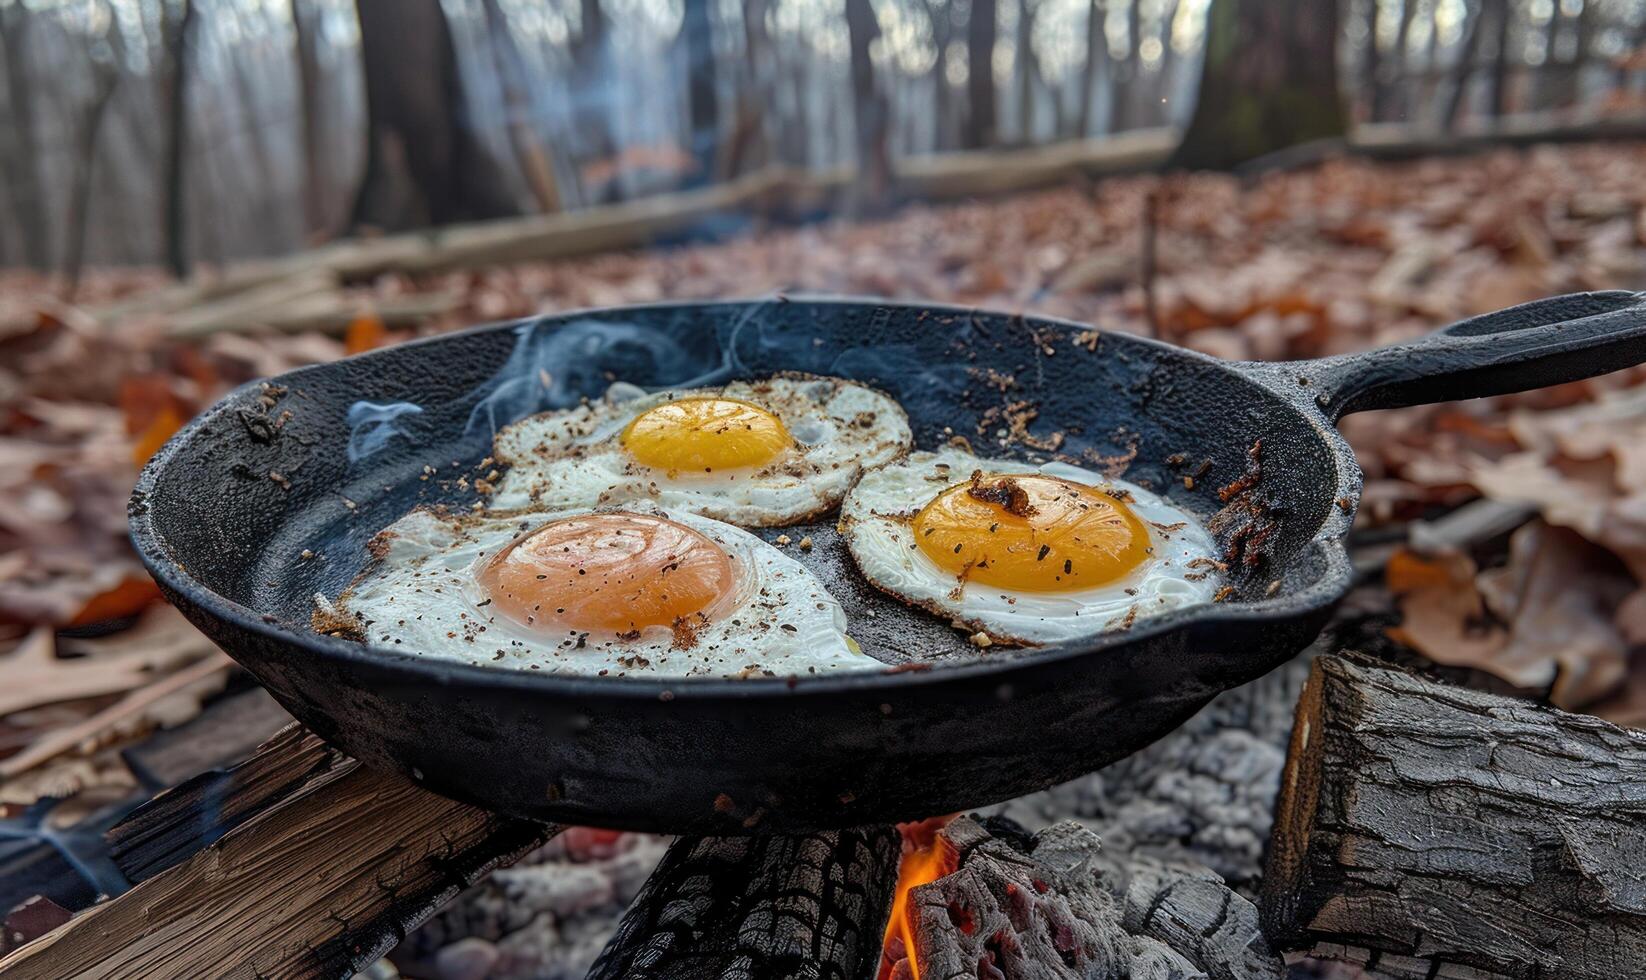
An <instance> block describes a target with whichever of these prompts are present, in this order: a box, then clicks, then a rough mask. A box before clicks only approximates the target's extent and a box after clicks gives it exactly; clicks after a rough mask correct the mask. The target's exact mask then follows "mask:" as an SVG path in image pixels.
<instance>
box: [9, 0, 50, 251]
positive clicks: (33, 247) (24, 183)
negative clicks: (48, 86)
mask: <svg viewBox="0 0 1646 980" xmlns="http://www.w3.org/2000/svg"><path fill="white" fill-rule="evenodd" d="M29 17H30V12H29V11H28V10H27V9H26V8H25V7H24V6H23V5H22V4H20V3H10V4H0V51H3V52H4V55H5V59H6V104H7V107H8V108H9V109H10V110H11V125H10V126H9V127H7V130H8V131H7V132H6V133H3V134H0V150H3V151H4V157H3V162H4V165H5V173H4V178H5V182H6V188H7V191H8V192H9V195H10V197H11V206H12V213H13V214H14V215H16V216H17V224H18V231H19V233H20V236H21V239H22V242H21V244H22V247H23V261H25V262H27V263H28V264H29V265H30V266H32V267H34V268H36V269H40V270H44V269H46V268H48V267H49V266H50V264H51V242H50V240H49V239H48V237H47V236H48V229H47V226H46V209H45V199H44V195H43V194H42V191H43V189H44V187H43V185H42V183H41V180H40V172H39V166H40V163H39V160H40V153H39V150H40V147H39V140H38V138H37V135H38V134H37V132H36V128H35V120H34V109H35V105H34V91H33V86H32V85H31V79H30V77H29V71H28V62H27V60H26V59H27V55H28V33H29V29H30V22H29Z"/></svg>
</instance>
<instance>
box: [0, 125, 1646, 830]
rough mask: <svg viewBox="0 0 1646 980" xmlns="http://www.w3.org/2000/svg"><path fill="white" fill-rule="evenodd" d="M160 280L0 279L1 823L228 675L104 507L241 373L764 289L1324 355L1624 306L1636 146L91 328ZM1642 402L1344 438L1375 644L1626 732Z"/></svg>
mask: <svg viewBox="0 0 1646 980" xmlns="http://www.w3.org/2000/svg"><path fill="white" fill-rule="evenodd" d="M1150 201H1154V202H1156V203H1155V204H1154V206H1152V207H1150V206H1149V202H1150ZM1149 211H1152V212H1153V213H1154V215H1155V218H1154V227H1153V235H1152V237H1153V240H1154V246H1153V251H1154V258H1153V262H1152V265H1153V273H1152V276H1151V277H1150V281H1147V282H1146V281H1145V279H1144V272H1143V270H1144V269H1145V268H1146V266H1147V265H1148V264H1149V263H1145V262H1144V261H1143V256H1144V251H1145V248H1146V242H1147V241H1148V239H1149V237H1150V236H1149V234H1148V232H1147V229H1146V225H1147V222H1146V221H1145V215H1146V213H1148V212H1149ZM166 285H167V280H166V279H165V278H164V277H163V276H160V275H158V274H156V273H152V272H141V271H114V270H101V271H97V272H94V273H92V274H90V275H89V276H88V277H87V280H86V281H85V282H84V283H82V285H81V287H80V288H79V290H78V293H77V296H76V298H75V301H74V302H73V303H69V302H65V301H64V300H62V299H61V298H60V297H59V294H58V292H57V290H58V287H57V284H55V283H52V282H49V281H46V280H42V279H40V278H38V277H34V276H31V275H28V274H22V273H0V673H3V676H4V677H5V678H6V684H5V685H4V689H3V690H0V817H4V816H8V815H9V813H8V812H7V810H6V809H4V808H11V810H10V812H12V813H14V812H16V808H17V807H20V806H23V805H26V804H28V803H30V802H32V801H34V800H35V799H37V798H39V797H41V796H45V795H50V796H54V797H73V796H75V795H76V794H83V793H97V794H101V795H103V796H104V797H106V796H107V795H108V794H110V793H119V792H124V791H129V790H130V789H131V788H133V787H134V786H136V782H135V780H134V777H133V775H132V774H131V773H130V772H129V771H128V769H127V767H126V766H124V765H123V764H122V762H121V759H120V756H119V755H118V753H117V752H115V751H114V750H115V749H117V748H118V747H119V746H121V745H125V744H129V743H130V742H131V741H132V740H134V739H137V738H141V737H142V736H143V735H144V734H145V733H147V732H150V731H152V730H154V729H156V728H157V727H164V726H168V725H174V724H177V723H178V722H180V721H182V720H185V719H187V718H189V717H191V716H193V715H194V714H195V713H197V712H198V711H199V710H200V707H201V705H202V703H205V702H209V700H210V698H211V697H212V696H213V695H214V694H215V693H216V692H217V691H219V690H221V689H222V688H223V686H224V685H225V683H228V680H229V672H230V669H231V668H230V667H229V666H228V665H227V663H226V661H223V660H221V659H220V658H221V655H220V654H218V653H217V652H216V651H215V650H213V649H212V648H211V646H210V645H209V644H208V643H207V642H206V641H205V640H204V639H202V638H200V637H198V635H197V634H195V633H194V632H193V631H192V630H191V629H190V628H188V627H187V626H186V625H184V624H182V623H181V621H180V619H179V618H178V617H176V615H175V614H174V613H172V612H170V610H169V609H167V608H165V607H164V606H163V605H162V604H161V603H160V601H159V596H158V593H157V591H156V590H155V588H154V586H153V585H152V583H151V582H149V580H148V579H147V577H146V575H145V574H144V573H143V571H142V569H141V568H140V566H139V565H138V564H137V563H136V561H135V559H134V557H133V555H132V553H131V551H130V547H129V545H128V543H127V540H126V514H125V500H126V497H127V495H128V493H129V491H130V489H131V486H132V482H133V480H134V479H135V476H136V473H137V470H138V468H139V467H140V465H141V464H142V463H143V461H144V460H145V459H146V458H147V457H148V456H149V455H150V454H152V453H153V452H154V451H155V450H156V449H157V448H158V447H159V445H160V444H161V443H162V442H163V441H164V440H165V439H166V438H167V437H168V436H169V435H171V434H172V433H173V432H174V431H176V429H177V428H178V427H179V426H180V425H181V424H182V423H183V422H184V421H185V420H187V418H189V417H190V415H191V414H192V413H194V412H196V411H199V410H200V409H202V408H204V407H206V406H208V405H210V404H211V403H212V402H213V401H214V400H215V399H217V398H218V397H219V396H220V395H222V394H223V393H224V392H225V391H227V390H228V389H229V388H231V387H232V386H234V385H236V384H239V383H241V382H243V381H246V380H248V379H251V378H254V377H258V376H263V375H269V374H274V373H278V372H281V371H285V370H288V369H290V368H293V367H296V366H299V365H302V364H307V363H311V362H315V361H325V360H330V359H333V358H337V357H342V356H344V355H346V354H350V353H355V352H359V351H363V350H366V349H369V348H372V347H377V346H381V345H384V344H389V343H395V342H398V341H401V340H405V339H407V338H409V337H411V336H421V335H425V334H429V333H435V332H440V331H444V330H450V329H454V328H457V327H461V326H465V325H468V324H471V323H474V322H479V321H483V320H495V319H502V318H508V317H516V316H525V315H530V314H534V313H548V312H553V311H557V310H563V309H572V308H578V307H586V306H597V305H610V304H621V303H634V302H645V301H652V300H659V299H666V298H725V297H737V296H760V295H770V294H773V293H776V292H790V293H799V292H812V293H834V294H873V295H880V296H886V297H893V298H910V299H930V300H933V301H939V302H946V303H962V304H976V305H979V306H988V307H995V308H1002V309H1007V310H1012V311H1025V312H1033V313H1043V314H1050V315H1055V316H1062V317H1069V318H1073V319H1077V320H1082V321H1089V322H1092V323H1095V324H1097V325H1100V326H1102V327H1105V328H1108V329H1115V330H1124V331H1130V332H1134V333H1154V334H1157V335H1158V336H1160V337H1162V338H1164V339H1167V340H1170V341H1173V342H1176V343H1181V344H1185V345H1187V346H1190V347H1193V348H1196V349H1199V350H1202V351H1206V352H1208V353H1211V354H1214V355H1216V356H1218V357H1225V358H1255V359H1265V360H1281V359H1295V358H1307V357H1316V356H1321V355H1325V354H1333V353H1339V352H1345V351H1351V350H1357V349H1362V348H1367V347H1371V346H1375V345H1379V344H1385V343H1390V342H1394V341H1397V340H1401V339H1405V338H1408V337H1412V336H1414V335H1417V334H1420V333H1423V332H1425V331H1428V330H1431V329H1433V328H1435V327H1437V326H1440V325H1442V324H1445V323H1447V322H1450V321H1453V320H1456V319H1459V318H1463V317H1467V316H1470V315H1473V314H1477V313H1484V312H1488V311H1491V310H1495V309H1498V308H1501V307H1504V306H1509V305H1512V304H1515V303H1518V302H1522V301H1526V300H1530V299H1534V298H1537V297H1540V296H1545V295H1551V294H1555V293H1562V292H1570V291H1577V290H1588V289H1618V288H1622V289H1637V290H1638V289H1646V146H1642V145H1639V144H1592V145H1582V146H1566V147H1537V148H1533V149H1530V150H1523V151H1498V152H1492V153H1487V154H1482V155H1478V156H1470V157H1459V158H1448V159H1432V160H1424V161H1418V162H1412V163H1401V164H1372V163H1367V162H1363V161H1356V160H1340V161H1333V162H1329V163H1326V164H1324V165H1322V166H1319V167H1317V168H1314V169H1309V170H1305V171H1298V172H1292V173H1280V174H1273V175H1270V176H1267V177H1264V178H1261V179H1257V180H1255V181H1251V182H1244V183H1243V182H1241V181H1238V180H1236V179H1233V178H1229V177H1223V176H1212V175H1189V176H1180V177H1173V178H1169V179H1161V178H1156V177H1133V178H1123V179H1112V180H1107V181H1104V182H1102V183H1100V184H1096V185H1093V186H1090V187H1070V188H1065V189H1060V190H1054V191H1047V192H1042V193H1034V194H1028V195H1022V196H1017V197H1012V198H1007V199H1001V200H995V201H989V202H982V203H971V204H963V205H955V206H944V207H925V206H911V207H907V208H904V209H902V210H900V211H898V212H897V213H896V214H894V215H892V216H890V217H888V218H885V219H883V220H875V221H863V222H848V221H844V220H839V221H829V222H824V223H820V224H816V225H810V226H804V227H778V228H768V229H761V230H756V231H753V232H751V233H749V234H746V235H744V236H742V237H739V238H737V239H735V240H731V241H725V242H718V243H709V244H698V245H686V246H678V247H671V248H666V249H657V250H651V251H635V252H620V253H609V254H601V255H596V256H591V257H587V258H582V259H576V260H566V261H558V262H545V263H525V264H519V265H512V266H505V267H497V268H489V269H485V270H483V271H472V272H458V273H445V274H439V275H430V276H426V277H421V278H413V277H408V276H404V275H398V274H394V275H383V276H380V277H378V278H377V279H376V280H374V281H373V282H371V283H370V284H367V285H362V286H359V287H355V288H352V289H351V291H350V292H349V294H348V299H349V302H350V304H351V309H353V310H355V311H357V315H355V316H354V317H353V319H352V320H349V321H348V322H347V323H346V325H344V326H342V328H341V329H339V330H336V331H332V332H320V331H310V332H299V333H271V332H267V331H264V330H260V329H259V326H258V324H257V323H256V322H247V323H245V324H244V327H243V328H236V329H233V330H226V329H218V330H215V331H213V332H210V333H207V334H205V335H202V336H193V337H190V338H187V339H183V338H180V337H178V336H177V330H176V314H154V313H149V314H133V315H130V316H112V317H111V316H108V315H106V314H107V312H108V311H109V310H111V309H115V308H117V305H118V304H126V305H128V306H129V305H130V301H131V300H132V299H133V298H134V297H140V296H141V295H142V294H144V293H146V292H150V291H154V290H158V289H161V288H164V287H165V286H166ZM436 293H439V294H447V295H450V296H451V297H452V302H451V303H450V304H448V306H449V307H450V308H449V310H448V311H447V312H444V313H441V314H439V315H438V316H433V317H430V318H428V319H426V320H424V321H422V322H418V323H416V324H415V325H413V326H406V327H400V328H392V329H391V328H389V327H386V326H385V325H384V323H383V321H382V319H380V318H379V317H378V315H377V313H376V311H377V310H379V309H381V308H383V307H385V306H387V305H389V304H392V303H395V302H397V301H400V300H403V299H404V298H405V297H407V296H408V295H413V294H436ZM1151 310H1152V313H1151V312H1150V311H1151ZM1642 381H1646V370H1643V369H1635V370H1632V371H1626V372H1620V373H1618V374H1614V375H1610V376H1607V377H1603V378H1598V379H1594V380H1591V381H1587V382H1580V383H1575V384H1569V385H1564V386H1561V387H1558V388H1551V389H1545V390H1542V391H1537V392H1533V393H1530V394H1526V395H1519V396H1511V397H1503V398H1494V399H1486V400H1480V401H1473V402H1468V403H1457V404H1448V405H1439V406H1433V407H1427V408H1418V409H1406V410H1399V411H1393V412H1383V413H1372V414H1367V415H1359V416H1355V417H1352V418H1350V419H1348V420H1347V421H1346V422H1345V424H1344V427H1343V428H1344V431H1345V432H1346V434H1347V435H1348V437H1349V439H1350V441H1351V443H1352V444H1353V445H1354V447H1355V450H1356V452H1357V454H1358V455H1359V458H1360V461H1361V463H1362V465H1363V467H1364V468H1365V471H1366V476H1367V484H1366V494H1365V499H1364V504H1363V507H1362V510H1361V513H1360V518H1359V524H1360V528H1359V530H1360V533H1361V535H1362V537H1363V539H1364V540H1375V541H1381V542H1384V546H1383V548H1382V550H1381V552H1380V553H1379V557H1378V559H1377V561H1376V562H1375V565H1376V566H1377V569H1375V570H1381V572H1382V575H1383V586H1384V588H1385V590H1386V591H1385V592H1384V593H1383V594H1386V595H1387V596H1388V597H1389V604H1390V608H1389V614H1390V617H1389V618H1390V621H1391V622H1394V621H1396V620H1397V619H1398V622H1399V625H1397V626H1393V627H1391V631H1390V633H1391V636H1392V638H1393V639H1394V640H1396V641H1398V642H1400V643H1403V644H1405V645H1406V646H1408V647H1410V648H1412V649H1413V650H1415V651H1417V652H1419V653H1421V654H1424V655H1426V656H1428V657H1429V658H1431V659H1432V660H1434V661H1436V662H1440V663H1444V664H1447V665H1449V666H1453V667H1462V668H1468V669H1469V670H1470V671H1473V672H1478V673H1479V674H1480V675H1482V676H1486V675H1490V676H1491V677H1495V678H1496V679H1497V683H1500V684H1502V685H1506V686H1509V687H1513V688H1515V689H1517V690H1520V691H1523V692H1525V693H1527V694H1529V695H1530V696H1534V697H1542V698H1546V699H1548V700H1551V701H1552V702H1554V703H1556V704H1559V705H1560V706H1562V707H1565V708H1569V709H1573V710H1579V711H1588V712H1593V713H1596V714H1599V715H1602V716H1604V717H1607V718H1610V719H1612V720H1615V721H1618V722H1621V723H1624V724H1634V725H1646V589H1643V587H1642V586H1643V583H1646V386H1643V385H1641V384H1640V383H1641V382H1642ZM1476 498H1486V499H1490V500H1496V501H1504V502H1511V503H1513V502H1519V503H1524V504H1525V505H1526V506H1527V507H1528V508H1529V509H1530V510H1531V511H1535V513H1536V515H1537V516H1536V517H1535V518H1533V519H1532V520H1531V521H1530V522H1529V523H1525V524H1524V525H1522V526H1521V527H1520V528H1519V529H1518V530H1516V531H1515V532H1514V533H1513V535H1512V536H1511V537H1510V538H1509V539H1508V540H1507V542H1505V541H1503V540H1501V539H1499V540H1497V541H1495V542H1473V543H1474V544H1478V545H1480V546H1479V547H1474V548H1464V549H1457V550H1450V551H1448V550H1440V551H1435V550H1433V549H1430V550H1428V551H1424V550H1419V549H1416V548H1413V547H1409V546H1407V545H1406V543H1405V542H1406V530H1407V528H1408V526H1409V522H1412V521H1414V520H1419V519H1430V518H1433V517H1435V516H1436V515H1438V514H1441V513H1444V512H1446V511H1448V510H1450V509H1452V508H1456V507H1458V506H1459V505H1462V504H1465V503H1467V502H1469V501H1471V500H1474V499H1476ZM1397 612H1398V614H1399V615H1398V617H1397V616H1396V613H1397Z"/></svg>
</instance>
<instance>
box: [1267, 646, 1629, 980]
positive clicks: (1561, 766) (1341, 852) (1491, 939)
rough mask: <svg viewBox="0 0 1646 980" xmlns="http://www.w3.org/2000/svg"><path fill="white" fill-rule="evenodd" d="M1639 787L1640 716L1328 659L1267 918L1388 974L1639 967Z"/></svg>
mask: <svg viewBox="0 0 1646 980" xmlns="http://www.w3.org/2000/svg"><path fill="white" fill-rule="evenodd" d="M1643 801H1646V732H1637V731H1630V730H1627V729H1622V728H1618V727H1616V726H1613V725H1609V724H1607V723H1606V722H1603V721H1600V720H1599V719H1596V718H1591V717H1588V716H1584V715H1573V714H1567V713H1565V712H1562V711H1556V710H1554V709H1551V708H1544V707H1540V706H1537V705H1533V704H1529V703H1526V702H1523V701H1517V700H1513V699H1509V698H1503V697H1497V696H1494V695H1489V694H1483V693H1479V692H1476V691H1470V690H1464V689H1460V688H1454V687H1447V686H1443V685H1440V684H1435V683H1431V682H1429V681H1426V680H1422V679H1419V678H1416V677H1412V676H1409V675H1407V674H1403V673H1399V672H1396V671H1393V670H1388V669H1384V668H1380V667H1374V666H1368V665H1362V664H1357V663H1352V662H1349V661H1345V660H1341V659H1337V658H1326V657H1323V658H1320V659H1319V660H1317V661H1316V662H1315V667H1314V672H1313V674H1312V675H1311V677H1310V679H1309V683H1308V685H1307V686H1306V687H1305V688H1304V693H1303V697H1302V699H1301V700H1300V702H1299V704H1298V708H1297V719H1296V724H1295V726H1294V728H1293V732H1292V745H1291V751H1290V755H1289V757H1288V760H1287V764H1286V770H1285V773H1284V776H1283V779H1282V783H1281V795H1280V801H1279V811H1278V813H1277V815H1276V820H1275V827H1274V836H1273V838H1272V840H1271V843H1270V860H1269V866H1268V873H1267V874H1266V876H1265V878H1264V882H1263V890H1262V906H1263V921H1264V925H1265V928H1266V931H1267V932H1268V934H1269V935H1270V936H1271V937H1272V938H1274V939H1275V941H1276V942H1277V943H1283V944H1284V945H1286V946H1288V947H1290V948H1296V949H1307V948H1313V949H1314V950H1315V952H1316V955H1320V956H1326V957H1332V958H1338V959H1351V960H1359V961H1362V962H1366V961H1370V960H1373V959H1375V961H1376V964H1377V969H1378V970H1379V971H1380V972H1381V973H1383V974H1386V975H1390V976H1394V977H1435V976H1441V977H1449V976H1458V977H1463V976H1468V977H1493V978H1496V977H1511V978H1534V977H1535V978H1544V977H1561V978H1564V980H1591V978H1592V980H1602V978H1604V980H1616V978H1618V977H1625V976H1639V975H1640V970H1641V964H1643V963H1646V885H1643V883H1642V876H1641V871H1640V856H1641V855H1642V854H1646V805H1643Z"/></svg>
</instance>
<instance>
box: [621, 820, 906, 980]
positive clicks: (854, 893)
mask: <svg viewBox="0 0 1646 980" xmlns="http://www.w3.org/2000/svg"><path fill="white" fill-rule="evenodd" d="M899 840H900V838H899V837H898V834H897V831H896V830H894V829H892V828H891V827H875V828H866V829H860V830H842V831H829V832H824V833H816V834H805V835H799V836H786V837H688V838H682V839H680V840H678V841H676V842H675V843H674V845H673V846H671V847H670V848H669V851H668V853H667V854H665V855H664V857H663V860H662V861H661V862H660V863H659V864H658V866H657V870H656V871H654V872H653V873H652V876H651V878H650V879H649V880H648V881H647V882H646V886H645V888H643V889H642V890H641V892H640V895H639V897H638V898H636V899H635V901H634V904H633V905H632V906H630V908H629V911H628V913H627V914H625V915H624V916H623V921H622V923H621V924H620V925H618V927H617V934H616V935H615V936H613V937H612V939H611V942H610V943H608V944H607V946H606V949H605V950H604V951H603V952H602V953H601V954H600V959H599V960H597V961H596V962H595V964H594V968H593V969H592V970H591V971H589V978H590V980H607V978H616V977H625V978H634V980H638V978H646V977H655V978H660V980H661V978H669V980H693V978H703V980H710V978H720V977H741V978H747V980H754V978H759V977H777V976H813V977H826V976H832V977H857V976H862V975H864V974H865V973H866V972H867V971H868V970H869V969H870V968H872V967H873V965H874V963H875V962H876V961H877V960H878V959H879V957H880V945H881V938H882V929H883V928H884V926H885V921H886V910H887V908H888V907H889V906H890V904H891V893H892V889H893V887H894V885H895V884H896V881H897V864H898V849H899Z"/></svg>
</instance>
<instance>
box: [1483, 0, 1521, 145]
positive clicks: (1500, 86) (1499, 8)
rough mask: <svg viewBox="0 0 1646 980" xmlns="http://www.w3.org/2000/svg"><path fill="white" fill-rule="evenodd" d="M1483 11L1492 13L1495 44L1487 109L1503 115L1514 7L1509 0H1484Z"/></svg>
mask: <svg viewBox="0 0 1646 980" xmlns="http://www.w3.org/2000/svg"><path fill="white" fill-rule="evenodd" d="M1485 3H1486V6H1485V8H1484V11H1483V12H1486V13H1491V14H1492V15H1493V21H1492V26H1493V28H1494V30H1495V37H1496V41H1497V43H1496V45H1495V46H1494V47H1493V49H1492V76H1491V81H1490V83H1489V85H1488V87H1487V92H1486V104H1487V110H1488V111H1489V112H1490V113H1491V114H1492V116H1493V118H1496V117H1498V116H1501V115H1503V113H1504V110H1505V109H1506V108H1507V106H1508V95H1509V26H1510V24H1511V23H1512V22H1513V20H1514V7H1513V5H1512V4H1510V3H1509V0H1485Z"/></svg>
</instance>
